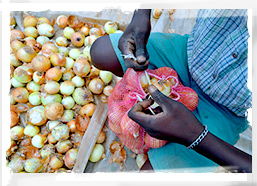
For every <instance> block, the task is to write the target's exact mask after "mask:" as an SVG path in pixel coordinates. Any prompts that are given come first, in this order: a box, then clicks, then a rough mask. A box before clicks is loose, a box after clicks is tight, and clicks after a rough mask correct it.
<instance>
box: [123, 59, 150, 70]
mask: <svg viewBox="0 0 257 186" xmlns="http://www.w3.org/2000/svg"><path fill="white" fill-rule="evenodd" d="M124 62H125V65H126V67H127V68H133V69H134V70H136V71H142V70H146V69H147V67H148V65H149V63H150V61H148V60H147V61H146V63H144V64H139V63H137V61H134V60H133V59H124Z"/></svg>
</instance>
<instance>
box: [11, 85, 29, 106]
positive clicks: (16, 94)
mask: <svg viewBox="0 0 257 186" xmlns="http://www.w3.org/2000/svg"><path fill="white" fill-rule="evenodd" d="M12 97H13V99H14V100H15V101H16V102H18V103H26V102H27V101H28V99H29V92H28V90H27V89H26V88H24V87H18V88H15V89H14V90H13V92H12Z"/></svg>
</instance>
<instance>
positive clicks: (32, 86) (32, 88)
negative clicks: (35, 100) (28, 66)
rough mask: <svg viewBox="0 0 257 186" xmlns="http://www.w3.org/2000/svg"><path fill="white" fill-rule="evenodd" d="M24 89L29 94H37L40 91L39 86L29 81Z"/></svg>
mask: <svg viewBox="0 0 257 186" xmlns="http://www.w3.org/2000/svg"><path fill="white" fill-rule="evenodd" d="M26 88H27V90H28V91H30V92H39V90H40V85H39V84H37V83H35V82H34V81H30V82H28V84H27V85H26Z"/></svg>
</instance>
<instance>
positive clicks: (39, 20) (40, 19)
mask: <svg viewBox="0 0 257 186" xmlns="http://www.w3.org/2000/svg"><path fill="white" fill-rule="evenodd" d="M42 23H48V24H51V22H50V20H49V19H48V18H46V17H39V18H38V21H37V25H40V24H42Z"/></svg>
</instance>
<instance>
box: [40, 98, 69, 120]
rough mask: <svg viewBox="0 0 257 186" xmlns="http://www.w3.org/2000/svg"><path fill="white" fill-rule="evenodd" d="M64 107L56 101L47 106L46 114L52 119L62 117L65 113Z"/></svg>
mask: <svg viewBox="0 0 257 186" xmlns="http://www.w3.org/2000/svg"><path fill="white" fill-rule="evenodd" d="M63 112H64V108H63V106H62V104H61V103H58V102H54V103H49V104H47V105H46V106H45V112H44V113H45V116H46V117H47V118H48V119H50V120H57V119H60V118H61V117H62V115H63Z"/></svg>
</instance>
